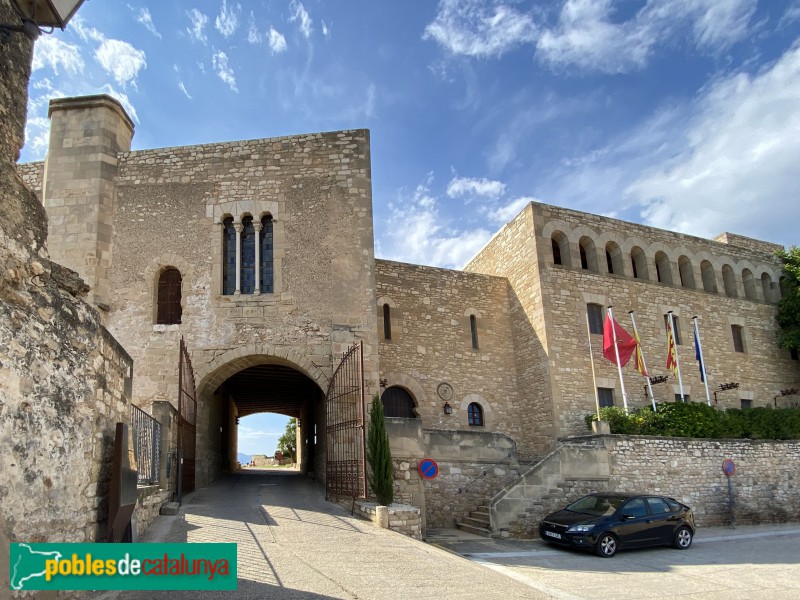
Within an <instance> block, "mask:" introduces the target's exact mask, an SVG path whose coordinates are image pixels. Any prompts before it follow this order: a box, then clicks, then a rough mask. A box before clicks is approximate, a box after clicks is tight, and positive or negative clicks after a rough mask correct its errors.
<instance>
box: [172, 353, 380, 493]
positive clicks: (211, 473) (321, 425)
mask: <svg viewBox="0 0 800 600" xmlns="http://www.w3.org/2000/svg"><path fill="white" fill-rule="evenodd" d="M196 378H197V381H198V384H197V426H196V441H194V444H195V445H194V448H191V447H188V446H187V447H186V449H185V455H187V456H189V455H191V456H193V457H195V460H194V461H193V463H192V464H186V466H185V468H188V469H191V468H194V469H195V477H196V480H197V485H199V486H202V485H205V484H207V483H209V482H210V481H212V480H214V479H215V478H216V477H217V476H218V474H219V473H220V472H222V471H225V470H228V469H230V468H232V466H233V464H234V463H235V462H236V455H237V447H238V439H237V428H236V425H237V423H238V419H239V418H241V417H246V416H248V415H251V414H255V413H260V412H272V413H278V414H282V415H286V416H289V417H294V418H296V419H297V422H298V446H297V463H298V466H299V468H300V470H301V471H302V472H304V473H314V474H315V475H316V476H318V477H319V478H320V479H323V480H324V481H325V482H326V484H327V491H328V495H329V496H340V495H344V496H353V497H363V496H364V495H365V493H366V490H365V485H366V484H365V467H364V367H363V354H362V345H361V344H355V345H354V346H352V347H351V348H350V349H349V350H348V351H347V352H346V353H345V354H344V356H343V358H342V361H341V363H340V364H339V366H338V367H337V369H336V370H335V372H334V374H333V377H332V378H330V379H329V378H328V377H327V376H326V375H325V373H323V371H322V370H321V369H320V368H319V367H318V366H316V365H315V364H313V363H312V362H311V361H309V360H308V359H306V358H305V357H302V356H298V355H296V354H295V353H286V352H282V351H281V349H280V348H271V347H258V346H251V347H247V348H245V349H241V348H240V349H235V350H231V351H228V352H226V353H223V354H221V355H220V356H218V357H216V358H215V359H214V360H212V361H210V362H208V363H206V364H205V365H204V366H203V368H202V369H199V370H198V373H197V377H196ZM323 390H324V391H323ZM325 392H327V394H326V393H325ZM182 431H183V429H182ZM184 444H191V441H187V438H186V437H184Z"/></svg>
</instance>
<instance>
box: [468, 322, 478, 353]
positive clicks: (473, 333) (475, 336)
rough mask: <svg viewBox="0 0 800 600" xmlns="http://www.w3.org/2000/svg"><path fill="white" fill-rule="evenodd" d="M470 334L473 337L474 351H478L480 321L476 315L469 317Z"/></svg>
mask: <svg viewBox="0 0 800 600" xmlns="http://www.w3.org/2000/svg"><path fill="white" fill-rule="evenodd" d="M469 333H470V336H471V337H472V349H473V350H477V349H478V319H477V317H476V316H475V315H470V316H469Z"/></svg>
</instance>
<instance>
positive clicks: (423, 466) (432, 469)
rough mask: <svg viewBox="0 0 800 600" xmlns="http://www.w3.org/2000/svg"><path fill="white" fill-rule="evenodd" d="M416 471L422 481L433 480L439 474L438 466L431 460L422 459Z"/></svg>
mask: <svg viewBox="0 0 800 600" xmlns="http://www.w3.org/2000/svg"><path fill="white" fill-rule="evenodd" d="M417 470H418V471H419V474H420V476H421V477H422V478H423V479H435V478H436V476H437V475H438V474H439V465H437V464H436V461H435V460H433V459H432V458H423V459H422V460H421V461H419V464H418V465H417Z"/></svg>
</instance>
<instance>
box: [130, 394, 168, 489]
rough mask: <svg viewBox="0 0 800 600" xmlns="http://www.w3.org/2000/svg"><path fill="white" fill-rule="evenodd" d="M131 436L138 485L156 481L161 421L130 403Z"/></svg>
mask: <svg viewBox="0 0 800 600" xmlns="http://www.w3.org/2000/svg"><path fill="white" fill-rule="evenodd" d="M131 434H132V435H131V437H132V438H133V452H134V455H135V456H136V464H137V466H138V468H139V477H138V480H137V483H138V484H139V485H152V484H154V483H158V475H159V473H158V472H159V468H160V466H161V423H159V422H158V421H156V420H155V419H154V418H153V417H151V416H150V415H148V414H147V413H146V412H144V411H143V410H142V409H141V408H139V407H138V406H134V405H133V404H131Z"/></svg>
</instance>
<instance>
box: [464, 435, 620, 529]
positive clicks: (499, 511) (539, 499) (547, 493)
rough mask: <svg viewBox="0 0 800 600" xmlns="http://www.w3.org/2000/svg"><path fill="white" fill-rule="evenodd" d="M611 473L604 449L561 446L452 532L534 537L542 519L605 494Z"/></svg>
mask: <svg viewBox="0 0 800 600" xmlns="http://www.w3.org/2000/svg"><path fill="white" fill-rule="evenodd" d="M609 473H610V470H609V464H608V453H607V451H606V450H605V447H604V446H602V445H598V444H595V443H594V442H592V441H588V442H587V441H583V440H580V441H572V442H571V441H566V442H563V443H561V444H560V445H559V446H558V447H557V448H556V449H555V450H553V451H552V452H551V453H550V454H548V455H547V456H545V457H544V458H543V459H541V460H540V461H538V462H536V463H534V464H533V465H531V466H530V467H529V468H528V469H527V470H526V471H525V472H524V473H523V474H522V475H520V477H518V478H517V479H516V480H515V481H514V482H513V483H511V484H510V485H508V486H506V487H505V488H504V489H502V490H501V491H500V492H498V493H497V494H495V495H494V496H493V497H492V498H491V500H489V501H488V502H485V503H483V504H482V505H481V506H478V507H477V508H476V510H474V511H471V512H470V513H469V516H468V517H462V518H461V519H458V520H457V523H456V527H457V528H458V529H461V530H462V531H468V532H470V533H474V534H477V535H481V536H484V537H515V538H531V537H538V535H539V531H538V523H539V521H540V520H541V519H542V518H543V517H544V516H545V515H546V514H548V513H550V512H553V511H554V510H557V509H558V508H561V507H562V506H564V505H565V504H566V503H567V502H569V501H572V500H575V499H576V498H578V497H580V496H582V495H584V494H588V493H590V492H593V491H597V490H599V489H606V488H607V487H608V481H609Z"/></svg>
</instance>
